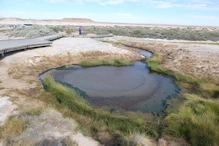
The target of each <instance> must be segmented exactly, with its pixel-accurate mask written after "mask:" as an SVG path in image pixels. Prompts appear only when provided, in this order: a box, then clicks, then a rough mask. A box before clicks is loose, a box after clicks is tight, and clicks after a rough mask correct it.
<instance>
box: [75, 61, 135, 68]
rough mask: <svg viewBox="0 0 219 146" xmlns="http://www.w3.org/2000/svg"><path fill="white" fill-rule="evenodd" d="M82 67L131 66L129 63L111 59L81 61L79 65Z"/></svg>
mask: <svg viewBox="0 0 219 146" xmlns="http://www.w3.org/2000/svg"><path fill="white" fill-rule="evenodd" d="M79 65H80V66H82V67H93V66H118V67H119V66H129V65H132V62H131V61H128V60H120V59H112V60H90V61H82V62H81V63H80V64H79Z"/></svg>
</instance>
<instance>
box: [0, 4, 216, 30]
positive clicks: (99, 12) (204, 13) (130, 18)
mask: <svg viewBox="0 0 219 146" xmlns="http://www.w3.org/2000/svg"><path fill="white" fill-rule="evenodd" d="M0 17H19V18H26V19H29V18H31V19H62V18H73V17H74V18H75V17H76V18H90V19H92V20H94V21H97V22H122V23H147V24H179V25H209V26H219V0H157V1H156V0H0Z"/></svg>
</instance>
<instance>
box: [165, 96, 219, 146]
mask: <svg viewBox="0 0 219 146" xmlns="http://www.w3.org/2000/svg"><path fill="white" fill-rule="evenodd" d="M185 98H186V101H185V103H184V104H183V105H182V106H181V107H180V108H179V110H177V111H175V112H173V113H171V114H169V115H168V116H167V118H166V122H167V124H168V127H167V128H166V130H165V131H166V133H167V134H171V135H175V136H178V137H183V138H185V139H186V140H188V141H189V142H190V143H191V144H192V145H199V146H206V145H218V144H219V131H218V130H217V129H218V128H219V122H218V121H219V102H218V101H216V100H209V99H203V98H201V97H199V96H197V95H194V94H186V95H185Z"/></svg>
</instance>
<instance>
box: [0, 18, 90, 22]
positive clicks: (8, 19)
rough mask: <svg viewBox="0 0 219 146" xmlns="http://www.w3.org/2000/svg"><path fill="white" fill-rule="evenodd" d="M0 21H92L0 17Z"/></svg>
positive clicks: (82, 19) (84, 20)
mask: <svg viewBox="0 0 219 146" xmlns="http://www.w3.org/2000/svg"><path fill="white" fill-rule="evenodd" d="M0 20H1V21H34V22H41V21H57V22H85V23H86V22H87V23H88V22H94V21H92V20H91V19H87V18H63V19H61V20H58V19H43V20H39V19H21V18H15V17H14V18H0Z"/></svg>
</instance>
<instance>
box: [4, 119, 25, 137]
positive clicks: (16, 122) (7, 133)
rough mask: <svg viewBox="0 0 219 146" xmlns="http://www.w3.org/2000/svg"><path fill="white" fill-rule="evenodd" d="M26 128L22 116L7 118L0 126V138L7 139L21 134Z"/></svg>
mask: <svg viewBox="0 0 219 146" xmlns="http://www.w3.org/2000/svg"><path fill="white" fill-rule="evenodd" d="M25 129H26V121H25V120H24V119H22V118H18V117H13V118H9V119H8V120H7V121H6V122H5V124H4V126H2V127H1V128H0V139H7V138H9V137H15V136H17V135H19V134H21V133H22V132H23V131H24V130H25Z"/></svg>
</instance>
